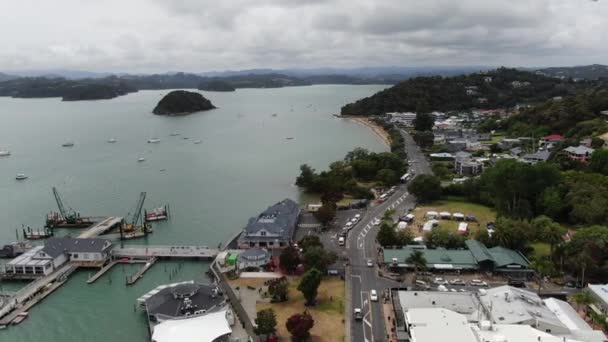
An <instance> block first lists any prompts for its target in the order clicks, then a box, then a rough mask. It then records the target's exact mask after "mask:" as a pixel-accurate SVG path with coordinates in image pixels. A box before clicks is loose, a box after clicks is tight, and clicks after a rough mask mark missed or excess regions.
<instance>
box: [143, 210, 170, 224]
mask: <svg viewBox="0 0 608 342" xmlns="http://www.w3.org/2000/svg"><path fill="white" fill-rule="evenodd" d="M167 217H169V211H168V210H167V207H166V206H165V207H160V208H156V209H153V210H152V211H151V212H145V214H144V218H145V219H146V221H148V222H149V221H161V220H166V219H167Z"/></svg>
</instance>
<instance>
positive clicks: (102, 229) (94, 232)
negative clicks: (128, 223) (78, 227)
mask: <svg viewBox="0 0 608 342" xmlns="http://www.w3.org/2000/svg"><path fill="white" fill-rule="evenodd" d="M122 222H123V218H122V217H118V216H110V217H107V218H105V219H103V220H101V221H99V222H97V223H95V224H94V225H92V226H91V227H89V228H88V229H87V230H85V231H84V232H82V233H81V234H80V235H78V237H79V238H94V237H98V236H99V235H101V234H104V233H107V232H109V231H110V230H112V229H113V228H114V227H117V226H119V225H121V224H122Z"/></svg>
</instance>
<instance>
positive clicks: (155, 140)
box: [148, 138, 160, 144]
mask: <svg viewBox="0 0 608 342" xmlns="http://www.w3.org/2000/svg"><path fill="white" fill-rule="evenodd" d="M159 142H160V139H157V138H152V139H148V143H149V144H156V143H159Z"/></svg>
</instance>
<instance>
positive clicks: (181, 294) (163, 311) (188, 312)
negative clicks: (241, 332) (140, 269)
mask: <svg viewBox="0 0 608 342" xmlns="http://www.w3.org/2000/svg"><path fill="white" fill-rule="evenodd" d="M138 302H139V305H140V306H143V307H145V309H146V312H147V314H148V319H149V321H150V322H154V323H158V322H162V321H165V320H170V319H176V318H181V317H188V316H196V315H204V314H207V313H210V312H214V311H217V310H220V309H222V308H223V307H224V304H225V303H226V299H225V297H224V295H223V293H221V291H220V290H219V288H218V287H217V286H215V285H208V284H198V283H195V282H194V281H187V282H181V283H174V284H168V285H162V286H159V287H157V288H156V289H154V290H152V291H150V292H148V293H147V294H145V295H144V296H142V297H141V298H140V299H138Z"/></svg>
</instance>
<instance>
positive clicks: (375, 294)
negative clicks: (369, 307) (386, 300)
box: [369, 290, 378, 302]
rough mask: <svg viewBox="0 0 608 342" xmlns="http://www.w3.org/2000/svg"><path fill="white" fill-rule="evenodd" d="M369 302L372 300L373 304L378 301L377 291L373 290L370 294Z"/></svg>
mask: <svg viewBox="0 0 608 342" xmlns="http://www.w3.org/2000/svg"><path fill="white" fill-rule="evenodd" d="M369 300H371V301H372V302H377V301H378V293H377V292H376V290H371V291H370V292H369Z"/></svg>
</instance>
